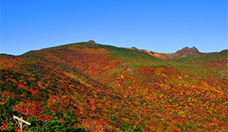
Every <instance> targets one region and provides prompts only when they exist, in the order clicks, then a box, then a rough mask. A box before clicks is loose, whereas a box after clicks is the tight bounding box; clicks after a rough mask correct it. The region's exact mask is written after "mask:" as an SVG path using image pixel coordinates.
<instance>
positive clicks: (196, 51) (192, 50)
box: [190, 46, 199, 53]
mask: <svg viewBox="0 0 228 132" xmlns="http://www.w3.org/2000/svg"><path fill="white" fill-rule="evenodd" d="M190 51H191V52H194V53H199V50H198V49H197V48H196V47H195V46H193V47H192V48H191V49H190Z"/></svg>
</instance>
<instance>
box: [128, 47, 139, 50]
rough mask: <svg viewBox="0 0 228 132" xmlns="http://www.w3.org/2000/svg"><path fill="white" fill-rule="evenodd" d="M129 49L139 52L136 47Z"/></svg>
mask: <svg viewBox="0 0 228 132" xmlns="http://www.w3.org/2000/svg"><path fill="white" fill-rule="evenodd" d="M129 49H131V50H138V49H137V48H136V47H131V48H129Z"/></svg>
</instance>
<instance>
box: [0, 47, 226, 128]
mask: <svg viewBox="0 0 228 132" xmlns="http://www.w3.org/2000/svg"><path fill="white" fill-rule="evenodd" d="M226 56H227V52H221V53H220V54H216V53H215V55H213V54H210V55H209V56H206V57H205V56H203V57H201V58H194V62H193V61H192V58H191V57H188V58H183V59H179V60H169V61H168V60H161V59H157V58H155V57H152V56H150V55H148V54H146V53H143V52H139V51H134V50H129V49H120V48H116V47H112V46H107V45H99V44H96V45H90V44H88V43H77V44H69V45H64V46H59V47H54V48H48V49H42V50H39V51H32V52H28V53H26V54H23V55H21V56H9V55H0V74H1V76H0V87H1V89H0V109H1V111H0V112H1V115H0V117H1V118H0V120H1V121H0V130H1V131H11V130H17V129H18V127H17V125H16V124H15V122H14V120H13V119H12V114H15V115H17V116H23V117H24V119H26V120H27V121H29V122H31V123H32V125H31V126H28V127H25V131H145V132H146V131H158V132H159V131H177V132H178V131H228V125H227V124H228V120H227V117H228V113H227V111H228V105H227V104H228V101H227V100H228V97H227V94H228V91H227V86H228V80H227V76H224V74H226V73H227V67H226V64H227V57H226ZM208 58H212V59H208ZM210 60H212V61H210ZM221 71H222V72H221ZM220 72H221V73H220ZM216 73H218V74H216ZM226 75H227V74H226Z"/></svg>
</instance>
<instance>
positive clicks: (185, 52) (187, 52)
mask: <svg viewBox="0 0 228 132" xmlns="http://www.w3.org/2000/svg"><path fill="white" fill-rule="evenodd" d="M129 49H131V50H138V51H141V52H145V53H147V54H149V55H151V56H154V57H157V58H160V59H167V60H173V59H178V58H182V57H188V56H192V55H193V56H202V55H203V53H200V52H199V50H198V49H197V48H196V47H192V48H189V47H185V48H183V49H181V50H178V51H177V52H176V53H157V52H153V51H148V50H140V49H137V48H135V47H131V48H129Z"/></svg>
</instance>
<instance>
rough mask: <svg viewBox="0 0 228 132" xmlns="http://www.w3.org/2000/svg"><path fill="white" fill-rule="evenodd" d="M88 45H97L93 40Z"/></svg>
mask: <svg viewBox="0 0 228 132" xmlns="http://www.w3.org/2000/svg"><path fill="white" fill-rule="evenodd" d="M87 43H88V44H91V45H96V43H95V41H93V40H90V41H88V42H87Z"/></svg>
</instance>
